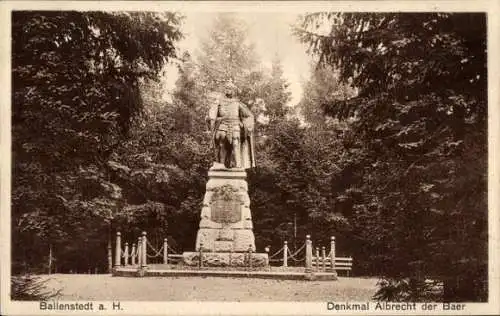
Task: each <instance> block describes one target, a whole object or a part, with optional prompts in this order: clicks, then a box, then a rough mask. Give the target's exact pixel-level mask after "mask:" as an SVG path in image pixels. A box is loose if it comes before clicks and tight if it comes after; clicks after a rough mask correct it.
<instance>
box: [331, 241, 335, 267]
mask: <svg viewBox="0 0 500 316" xmlns="http://www.w3.org/2000/svg"><path fill="white" fill-rule="evenodd" d="M330 265H331V269H332V272H335V237H334V236H332V237H331V238H330Z"/></svg>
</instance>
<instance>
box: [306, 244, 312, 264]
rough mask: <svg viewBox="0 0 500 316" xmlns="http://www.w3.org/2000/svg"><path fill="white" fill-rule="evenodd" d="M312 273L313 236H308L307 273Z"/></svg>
mask: <svg viewBox="0 0 500 316" xmlns="http://www.w3.org/2000/svg"><path fill="white" fill-rule="evenodd" d="M311 271H312V242H311V235H306V272H311Z"/></svg>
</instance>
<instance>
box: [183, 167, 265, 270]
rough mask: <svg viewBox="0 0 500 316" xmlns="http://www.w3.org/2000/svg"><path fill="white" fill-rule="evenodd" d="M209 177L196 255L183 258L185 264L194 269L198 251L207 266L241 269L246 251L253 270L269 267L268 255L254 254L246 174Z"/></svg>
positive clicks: (222, 173)
mask: <svg viewBox="0 0 500 316" xmlns="http://www.w3.org/2000/svg"><path fill="white" fill-rule="evenodd" d="M208 177H209V180H208V182H207V185H206V192H205V197H204V199H203V207H202V210H201V220H200V226H199V229H198V234H197V236H196V245H195V252H190V253H184V254H183V261H184V264H187V265H197V264H198V263H199V257H198V252H199V251H200V247H201V250H202V252H203V263H204V264H205V265H207V266H232V265H234V266H244V263H242V262H247V263H248V260H243V259H242V258H243V257H244V256H243V254H246V255H248V252H249V250H251V252H252V261H251V262H252V265H253V264H255V265H253V266H265V265H268V259H267V254H265V253H260V254H258V253H255V237H254V234H253V230H252V229H253V226H252V215H251V212H250V198H249V197H248V184H247V182H246V172H245V170H244V169H234V168H233V169H220V170H213V169H211V170H210V171H209V172H208ZM193 257H196V258H198V259H196V260H194V259H193ZM254 257H255V259H254ZM254 261H255V262H254Z"/></svg>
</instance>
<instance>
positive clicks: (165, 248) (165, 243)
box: [163, 238, 168, 264]
mask: <svg viewBox="0 0 500 316" xmlns="http://www.w3.org/2000/svg"><path fill="white" fill-rule="evenodd" d="M163 263H164V264H168V240H167V238H165V239H163Z"/></svg>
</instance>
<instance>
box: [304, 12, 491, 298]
mask: <svg viewBox="0 0 500 316" xmlns="http://www.w3.org/2000/svg"><path fill="white" fill-rule="evenodd" d="M323 23H327V26H328V28H329V32H326V33H325V32H323V33H319V32H320V27H321V26H324V24H323ZM296 34H297V35H298V36H299V37H300V38H301V39H302V40H303V41H304V42H306V43H308V44H309V45H310V47H311V52H312V53H313V54H316V55H317V56H318V58H319V61H320V64H326V65H329V66H331V67H335V68H336V69H338V70H339V72H340V78H341V79H342V80H343V81H344V82H350V83H352V84H353V86H355V87H356V88H357V89H359V94H358V95H357V96H356V97H355V98H352V99H349V100H344V101H334V102H328V103H326V104H325V105H324V109H325V113H326V114H327V115H331V116H334V117H337V118H340V119H344V118H351V119H353V120H354V123H353V124H352V125H351V128H352V137H351V141H346V144H345V146H346V150H349V149H351V148H357V149H358V150H357V153H356V155H353V156H351V160H352V164H351V168H349V169H346V170H345V174H346V175H349V178H350V184H349V183H346V187H345V188H344V192H345V195H344V196H343V198H344V199H345V201H346V204H347V205H351V207H352V212H353V218H352V222H353V224H354V226H355V227H354V231H355V237H356V239H357V240H358V241H359V249H360V250H361V251H360V254H359V256H358V258H359V259H361V261H362V262H365V264H366V269H367V271H371V272H372V273H377V274H380V275H382V276H384V277H386V278H388V279H389V280H390V281H388V282H386V283H384V287H383V288H382V290H381V292H380V293H379V295H378V297H379V298H386V299H392V300H394V299H410V300H416V299H422V298H423V297H424V296H425V293H424V292H425V291H424V290H425V283H424V282H423V280H424V279H425V278H431V279H437V280H442V281H444V298H443V299H445V300H455V301H457V300H469V301H470V300H471V301H483V300H486V299H487V280H488V276H487V271H488V268H487V267H488V262H487V258H488V257H487V240H488V236H487V210H488V207H487V141H486V135H487V119H486V118H487V115H486V113H487V99H486V95H487V94H486V16H485V15H484V14H477V13H471V14H465V13H457V14H450V13H432V14H428V13H418V14H413V13H412V14H410V13H352V14H351V13H346V14H334V13H315V14H308V15H306V16H305V17H304V18H303V19H302V20H301V26H300V27H298V28H297V29H296ZM408 280H410V281H408ZM408 282H409V283H408ZM394 286H396V288H395V287H394ZM409 288H410V289H411V291H408V289H409ZM398 289H399V290H402V291H403V292H405V293H404V294H403V295H401V296H399V294H401V293H400V292H398Z"/></svg>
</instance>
